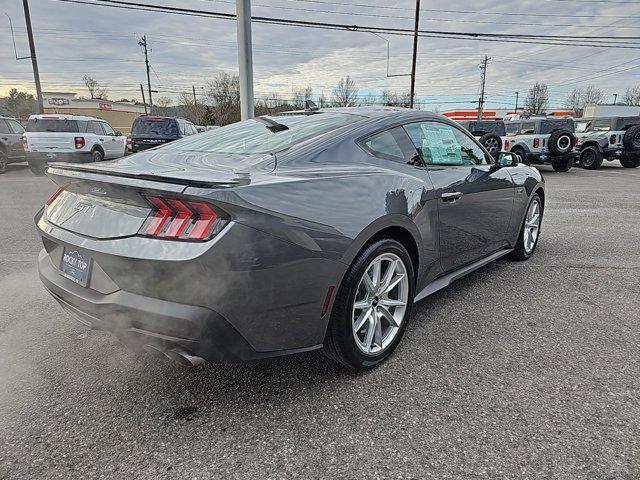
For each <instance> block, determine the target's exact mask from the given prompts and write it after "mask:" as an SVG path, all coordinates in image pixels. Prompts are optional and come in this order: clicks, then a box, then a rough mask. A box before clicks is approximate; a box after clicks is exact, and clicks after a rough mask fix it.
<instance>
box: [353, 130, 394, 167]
mask: <svg viewBox="0 0 640 480" xmlns="http://www.w3.org/2000/svg"><path fill="white" fill-rule="evenodd" d="M360 145H362V148H364V149H365V150H366V151H368V152H369V153H371V154H372V155H374V156H376V157H380V158H384V159H385V160H396V161H399V162H404V153H403V151H402V148H401V147H400V145H398V142H397V140H396V137H395V136H394V135H393V133H391V131H389V130H386V131H384V132H380V133H377V134H375V135H373V136H372V137H369V138H367V139H366V140H364V141H362V142H361V143H360Z"/></svg>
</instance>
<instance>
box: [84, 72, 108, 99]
mask: <svg viewBox="0 0 640 480" xmlns="http://www.w3.org/2000/svg"><path fill="white" fill-rule="evenodd" d="M82 81H83V82H84V85H85V86H86V87H87V90H89V95H90V97H91V98H98V99H101V100H106V99H107V94H108V93H109V90H108V89H107V88H106V87H103V86H102V85H100V83H99V82H98V81H97V80H96V79H95V78H92V77H90V76H89V75H84V76H83V77H82Z"/></svg>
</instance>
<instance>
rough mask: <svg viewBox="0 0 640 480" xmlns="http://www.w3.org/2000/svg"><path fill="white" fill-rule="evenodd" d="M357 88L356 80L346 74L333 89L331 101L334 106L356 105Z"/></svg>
mask: <svg viewBox="0 0 640 480" xmlns="http://www.w3.org/2000/svg"><path fill="white" fill-rule="evenodd" d="M357 99H358V89H357V88H356V82H355V81H354V80H353V79H352V78H351V77H350V76H349V75H347V76H346V77H343V78H341V79H340V81H339V82H338V85H337V86H336V87H335V88H334V89H333V103H334V104H335V106H336V107H353V106H355V105H357Z"/></svg>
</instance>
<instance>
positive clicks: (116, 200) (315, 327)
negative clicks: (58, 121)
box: [35, 108, 545, 369]
mask: <svg viewBox="0 0 640 480" xmlns="http://www.w3.org/2000/svg"><path fill="white" fill-rule="evenodd" d="M47 174H48V176H49V177H50V178H51V179H52V180H53V181H54V182H55V183H56V184H57V185H58V186H59V187H60V188H59V189H58V190H57V191H56V193H55V194H54V195H53V196H52V197H51V198H50V199H49V200H48V201H47V202H46V205H45V206H44V207H43V209H42V210H41V211H40V212H38V214H37V215H36V218H35V221H36V224H37V229H38V232H39V234H40V235H41V236H42V241H43V244H44V249H43V250H42V252H41V253H40V256H39V258H38V266H39V272H40V278H41V279H42V282H43V283H44V285H45V287H46V288H47V290H48V291H49V292H50V293H51V294H52V295H53V297H54V298H55V299H56V300H57V301H58V302H59V303H60V304H61V305H62V306H63V307H64V308H65V309H66V310H68V311H70V312H72V313H73V314H74V316H75V317H76V318H78V319H79V320H81V321H82V322H84V323H85V324H87V325H90V326H92V327H94V328H100V329H107V330H110V331H113V332H114V333H115V334H116V335H117V336H118V337H120V338H121V339H122V340H123V341H124V342H125V343H126V344H128V345H130V346H131V347H132V348H140V349H142V348H144V349H145V350H148V351H153V352H156V353H158V354H163V356H165V355H166V356H168V357H170V358H173V359H175V360H177V361H179V362H181V363H183V364H186V365H195V364H198V363H200V362H203V361H224V362H226V361H251V360H258V359H263V358H268V357H274V356H279V355H284V354H291V353H296V352H303V351H309V350H315V349H322V350H323V351H324V352H325V353H326V354H327V355H328V356H329V357H331V358H333V359H335V360H336V361H338V362H341V363H343V364H345V365H347V366H349V367H352V368H355V369H367V368H372V367H374V366H376V365H378V364H380V363H381V362H382V361H384V360H385V359H386V358H387V357H388V356H389V355H390V354H391V353H392V352H393V350H394V349H395V348H396V346H397V345H398V343H399V342H400V339H401V337H402V335H403V333H404V330H405V328H406V327H407V323H408V321H409V319H410V313H411V305H412V303H413V302H415V301H418V300H421V299H423V298H425V297H426V296H428V295H430V294H431V293H433V292H435V291H437V290H439V289H441V288H443V287H446V286H447V285H448V284H449V283H451V282H452V281H454V280H456V279H457V278H460V277H461V276H463V275H465V274H467V273H469V272H471V271H473V270H475V269H477V268H479V267H481V266H483V265H485V264H487V263H489V262H491V261H492V260H495V259H497V258H500V257H502V256H504V255H509V256H510V257H511V258H514V259H516V260H526V259H527V258H529V257H530V256H531V255H532V254H533V252H534V250H535V248H536V243H537V240H538V234H539V232H540V225H541V221H542V214H543V209H544V202H545V192H544V182H543V179H542V177H541V175H540V174H539V173H538V171H537V170H535V169H533V168H530V167H527V166H525V165H521V164H518V163H517V157H515V156H514V155H513V154H510V153H503V154H501V155H500V156H499V157H498V158H497V159H494V158H492V156H491V155H489V153H488V152H487V151H486V150H485V149H484V148H483V147H482V146H481V145H480V144H479V143H478V142H477V141H476V140H475V139H474V138H473V137H472V136H470V135H469V134H468V133H467V132H466V131H465V130H463V129H462V128H460V127H459V126H458V125H457V124H456V123H455V122H452V121H450V120H447V119H446V118H444V117H441V116H439V115H434V114H431V113H426V112H420V111H414V110H406V109H394V108H334V109H315V108H314V109H309V110H305V111H298V112H291V113H285V114H279V115H277V116H267V117H259V118H256V119H253V120H248V121H244V122H240V123H236V124H233V125H228V126H226V127H223V128H219V129H216V130H212V131H209V132H206V133H203V134H199V135H194V136H192V137H188V138H186V139H183V140H180V141H177V142H174V143H171V144H168V145H166V146H163V147H159V148H154V149H151V150H147V151H145V152H141V153H138V154H135V155H132V156H129V157H125V158H122V159H119V160H116V161H109V162H100V163H96V164H84V165H77V164H62V163H58V164H52V165H50V167H49V169H48V171H47Z"/></svg>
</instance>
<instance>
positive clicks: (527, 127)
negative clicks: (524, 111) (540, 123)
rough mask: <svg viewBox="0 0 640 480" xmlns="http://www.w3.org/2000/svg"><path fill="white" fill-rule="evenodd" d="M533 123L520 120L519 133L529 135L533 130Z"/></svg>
mask: <svg viewBox="0 0 640 480" xmlns="http://www.w3.org/2000/svg"><path fill="white" fill-rule="evenodd" d="M535 127H536V125H535V123H533V122H522V127H521V128H520V135H531V134H532V133H534V132H535Z"/></svg>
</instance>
